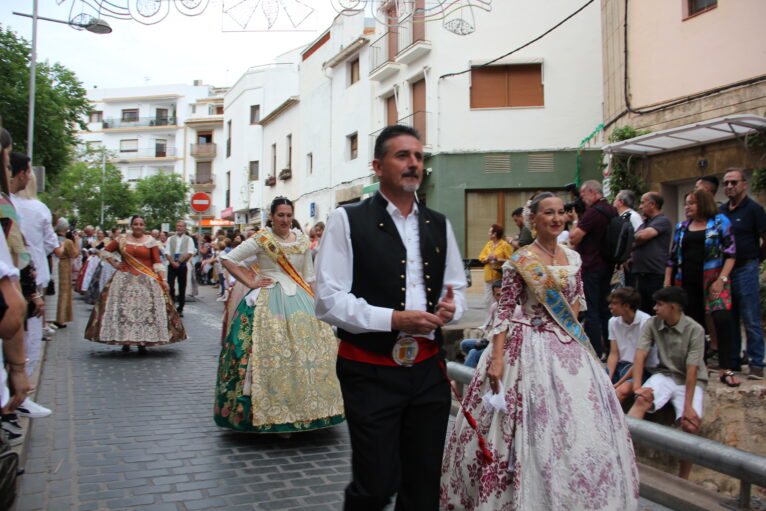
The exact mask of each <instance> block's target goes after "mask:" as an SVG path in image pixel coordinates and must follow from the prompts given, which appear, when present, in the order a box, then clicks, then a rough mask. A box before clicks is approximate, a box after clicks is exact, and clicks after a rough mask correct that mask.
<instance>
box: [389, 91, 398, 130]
mask: <svg viewBox="0 0 766 511" xmlns="http://www.w3.org/2000/svg"><path fill="white" fill-rule="evenodd" d="M398 121H399V112H398V111H397V109H396V95H395V94H392V95H390V96H389V97H387V98H386V125H387V126H393V125H394V124H396V123H397V122H398Z"/></svg>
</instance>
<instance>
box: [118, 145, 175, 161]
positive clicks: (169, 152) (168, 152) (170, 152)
mask: <svg viewBox="0 0 766 511" xmlns="http://www.w3.org/2000/svg"><path fill="white" fill-rule="evenodd" d="M175 155H176V148H175V147H166V148H165V149H164V150H161V149H157V148H156V147H139V148H138V149H136V150H134V151H120V158H174V157H175Z"/></svg>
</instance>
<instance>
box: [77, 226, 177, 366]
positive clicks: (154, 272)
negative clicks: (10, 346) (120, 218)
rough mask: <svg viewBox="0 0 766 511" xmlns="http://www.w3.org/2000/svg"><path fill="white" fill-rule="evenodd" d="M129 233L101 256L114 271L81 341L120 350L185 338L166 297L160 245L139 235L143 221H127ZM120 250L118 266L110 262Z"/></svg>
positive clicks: (113, 243)
mask: <svg viewBox="0 0 766 511" xmlns="http://www.w3.org/2000/svg"><path fill="white" fill-rule="evenodd" d="M130 228H131V229H132V232H131V233H129V234H126V235H124V236H120V238H119V239H116V240H112V241H111V242H110V243H109V244H108V245H107V246H106V247H104V250H103V251H102V255H101V257H102V258H104V261H105V262H106V263H107V264H112V265H113V266H115V267H116V268H117V270H118V271H117V272H116V273H115V274H114V276H113V277H112V280H111V281H110V282H109V283H108V284H107V285H106V287H104V290H103V292H102V293H101V296H100V297H99V299H98V302H96V306H95V307H94V308H93V311H92V312H91V314H90V319H89V320H88V326H87V327H86V329H85V338H86V339H88V340H91V341H95V342H101V343H104V344H118V345H121V346H122V349H123V351H130V347H131V346H138V348H139V351H145V350H146V347H147V346H160V345H163V344H170V343H174V342H179V341H183V340H184V339H186V331H185V330H184V326H183V323H181V318H180V317H179V316H178V312H176V309H175V307H174V306H173V300H171V298H170V295H169V294H168V284H167V282H166V281H165V267H164V266H163V265H162V263H161V262H160V250H159V243H158V242H157V240H155V239H154V238H153V237H151V236H149V235H147V234H145V233H144V229H145V225H144V219H143V217H141V216H138V215H136V216H134V217H132V218H131V219H130ZM117 251H119V254H120V255H121V261H120V262H119V263H118V262H117V261H116V260H115V259H114V254H115V252H117Z"/></svg>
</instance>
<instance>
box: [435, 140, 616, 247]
mask: <svg viewBox="0 0 766 511" xmlns="http://www.w3.org/2000/svg"><path fill="white" fill-rule="evenodd" d="M545 152H546V153H550V152H553V151H545ZM506 154H507V155H510V158H511V171H510V172H503V173H489V172H486V171H485V159H486V156H488V155H506ZM529 154H530V153H526V152H514V153H475V154H437V155H434V156H431V157H429V158H427V159H426V161H425V165H424V167H425V168H427V169H428V168H430V169H431V173H430V175H426V177H425V179H424V180H423V185H422V187H421V190H422V191H423V192H425V196H426V203H427V205H428V207H429V208H431V209H434V210H436V211H439V212H440V213H443V214H445V215H447V218H449V220H450V222H451V223H452V227H453V229H454V231H455V238H457V242H458V244H459V245H460V250H461V252H462V251H463V250H464V248H465V247H464V246H463V245H464V243H465V191H466V190H512V189H532V190H536V189H541V190H551V189H561V188H563V187H564V185H566V184H567V183H571V182H573V181H574V180H575V172H576V165H577V163H576V161H577V151H556V152H553V162H554V171H552V172H529V171H528V170H527V168H528V167H527V162H528V155H529ZM581 162H582V163H581V170H580V180H581V182H582V181H585V180H586V179H599V180H600V179H601V170H600V165H601V151H599V150H587V151H583V152H582V155H581Z"/></svg>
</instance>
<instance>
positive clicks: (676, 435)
mask: <svg viewBox="0 0 766 511" xmlns="http://www.w3.org/2000/svg"><path fill="white" fill-rule="evenodd" d="M474 372H475V370H474V369H473V368H471V367H466V366H464V365H463V364H459V363H457V362H447V374H448V375H449V377H450V378H451V379H453V380H455V381H456V382H457V383H459V384H466V383H469V382H470V381H471V379H472V378H473V375H474ZM461 390H462V389H461ZM627 419H628V429H629V430H630V435H631V438H632V439H633V443H635V444H638V445H643V446H646V447H651V448H653V449H659V450H662V451H664V452H667V453H668V454H670V455H671V456H673V457H676V458H681V459H683V460H687V461H690V462H692V463H694V464H697V465H701V466H703V467H706V468H709V469H711V470H713V471H715V472H719V473H721V474H726V475H728V476H731V477H734V478H736V479H739V485H740V486H739V499H738V505H739V507H740V509H750V493H751V491H750V490H751V485H753V484H755V485H757V486H761V487H766V457H764V456H759V455H757V454H753V453H751V452H747V451H743V450H742V449H737V448H736V447H730V446H728V445H724V444H722V443H719V442H715V441H713V440H710V439H708V438H703V437H701V436H697V435H692V434H690V433H685V432H683V431H679V430H676V429H673V428H669V427H667V426H663V425H661V424H655V423H653V422H649V421H645V420H641V419H636V418H635V417H627Z"/></svg>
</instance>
